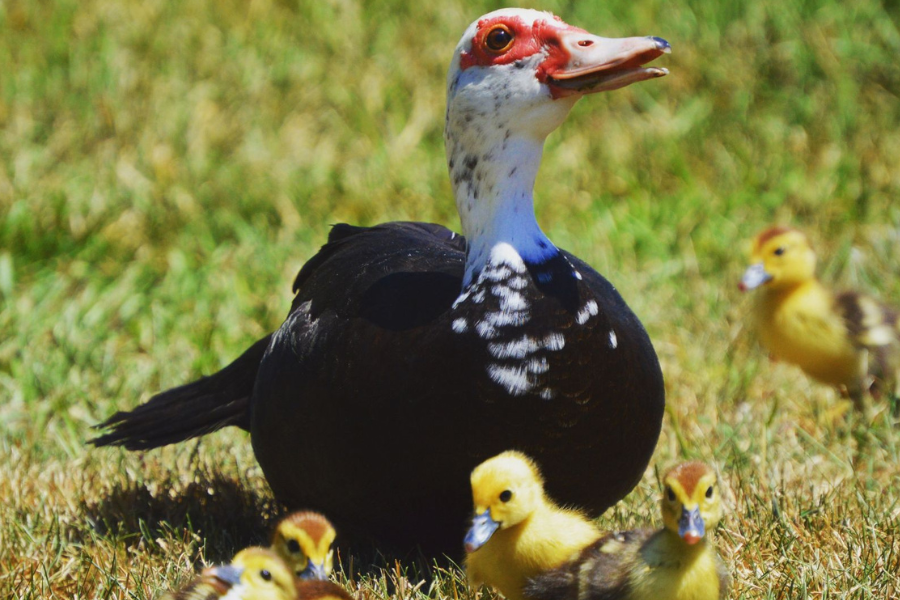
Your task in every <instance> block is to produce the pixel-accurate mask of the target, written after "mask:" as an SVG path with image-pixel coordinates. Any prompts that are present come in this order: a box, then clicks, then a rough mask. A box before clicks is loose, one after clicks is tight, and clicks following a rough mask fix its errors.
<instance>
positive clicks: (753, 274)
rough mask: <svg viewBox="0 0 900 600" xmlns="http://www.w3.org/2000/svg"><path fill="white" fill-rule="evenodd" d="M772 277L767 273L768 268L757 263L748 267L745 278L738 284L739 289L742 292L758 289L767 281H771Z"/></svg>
mask: <svg viewBox="0 0 900 600" xmlns="http://www.w3.org/2000/svg"><path fill="white" fill-rule="evenodd" d="M771 280H772V276H771V275H769V274H768V273H766V268H765V267H764V266H763V264H762V263H756V264H753V265H750V266H749V267H747V270H746V271H744V276H743V277H741V283H740V284H738V289H740V290H741V291H742V292H746V291H747V290H752V289H753V288H757V287H759V286H761V285H762V284H764V283H766V282H767V281H771Z"/></svg>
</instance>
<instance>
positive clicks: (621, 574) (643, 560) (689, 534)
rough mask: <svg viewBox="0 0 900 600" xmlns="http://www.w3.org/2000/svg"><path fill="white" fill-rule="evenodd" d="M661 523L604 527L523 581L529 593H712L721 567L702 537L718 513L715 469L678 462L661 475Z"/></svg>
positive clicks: (589, 599)
mask: <svg viewBox="0 0 900 600" xmlns="http://www.w3.org/2000/svg"><path fill="white" fill-rule="evenodd" d="M664 482H665V491H664V492H663V498H662V514H663V523H664V525H665V526H664V527H663V529H660V530H658V531H653V530H649V529H648V530H637V531H625V532H617V533H610V534H608V535H606V536H604V537H603V538H602V539H600V540H599V541H597V542H596V543H594V544H592V545H591V546H588V547H587V548H585V549H584V550H583V551H582V552H581V554H580V555H579V556H578V558H577V559H575V560H573V561H571V562H569V563H566V564H565V565H562V566H561V567H558V568H556V569H553V570H550V571H548V572H546V573H542V574H540V575H538V576H537V577H534V578H533V579H531V580H530V581H529V582H528V585H527V586H526V588H525V594H526V596H527V597H528V598H531V599H533V600H717V599H720V598H724V597H725V594H726V592H727V590H728V580H729V577H728V573H727V571H726V569H725V567H724V565H723V564H722V561H721V560H720V559H719V556H718V554H717V553H716V549H715V545H714V544H713V542H711V541H709V539H708V536H707V535H706V534H707V531H710V530H712V529H713V528H714V527H715V526H716V524H717V523H718V522H719V518H720V517H721V514H722V507H721V501H720V498H719V489H718V485H717V483H716V474H715V472H714V471H713V470H712V469H710V468H709V467H708V466H707V465H705V464H703V463H700V462H688V463H683V464H680V465H678V466H676V467H675V468H673V469H672V470H670V471H669V472H668V473H666V476H665V478H664Z"/></svg>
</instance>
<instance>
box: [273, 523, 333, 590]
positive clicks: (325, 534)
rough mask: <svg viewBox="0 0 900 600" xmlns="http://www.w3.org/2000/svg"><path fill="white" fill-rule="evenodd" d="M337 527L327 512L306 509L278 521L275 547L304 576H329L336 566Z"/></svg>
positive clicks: (299, 575)
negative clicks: (335, 529)
mask: <svg viewBox="0 0 900 600" xmlns="http://www.w3.org/2000/svg"><path fill="white" fill-rule="evenodd" d="M334 537H335V531H334V527H333V526H332V525H331V522H330V521H329V520H328V519H326V518H325V517H324V516H323V515H321V514H319V513H317V512H312V511H302V512H295V513H291V514H289V515H288V516H286V517H284V518H283V519H282V520H281V521H279V522H278V525H277V526H276V527H275V531H274V533H273V534H272V550H273V551H275V552H277V553H278V555H279V556H280V557H281V558H282V560H284V562H285V563H287V565H288V566H289V567H290V568H291V569H292V570H293V571H294V573H296V574H297V577H299V578H300V579H323V580H324V579H328V576H329V575H330V574H331V571H332V569H333V566H334V550H332V549H331V545H332V544H333V543H334Z"/></svg>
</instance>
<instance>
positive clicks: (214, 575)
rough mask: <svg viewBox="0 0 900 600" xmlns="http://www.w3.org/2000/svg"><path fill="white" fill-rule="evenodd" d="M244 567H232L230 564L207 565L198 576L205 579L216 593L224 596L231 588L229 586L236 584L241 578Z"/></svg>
mask: <svg viewBox="0 0 900 600" xmlns="http://www.w3.org/2000/svg"><path fill="white" fill-rule="evenodd" d="M243 572H244V569H243V568H241V567H233V566H231V565H217V566H215V567H207V568H205V569H203V571H202V572H201V573H200V577H201V578H203V579H205V580H207V581H208V582H209V585H211V586H212V588H213V589H214V590H216V593H218V594H219V595H220V596H224V595H225V594H227V593H228V590H230V589H231V586H233V585H235V584H237V583H238V582H239V581H240V580H241V575H242V574H243Z"/></svg>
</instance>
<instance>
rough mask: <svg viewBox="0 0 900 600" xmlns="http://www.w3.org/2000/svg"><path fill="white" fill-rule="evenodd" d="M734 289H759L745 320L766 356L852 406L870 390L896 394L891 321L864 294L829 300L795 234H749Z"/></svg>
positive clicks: (897, 361) (897, 336) (898, 344)
mask: <svg viewBox="0 0 900 600" xmlns="http://www.w3.org/2000/svg"><path fill="white" fill-rule="evenodd" d="M752 262H753V264H752V265H751V266H750V267H749V268H748V269H747V271H746V272H745V273H744V277H743V279H742V281H741V289H744V290H748V289H753V288H759V292H758V293H757V297H756V299H755V303H754V307H753V322H754V325H755V328H756V331H757V334H758V336H759V341H760V343H761V344H762V345H763V346H764V347H765V348H766V349H767V350H768V351H769V352H770V353H771V355H772V357H773V358H775V359H778V360H783V361H785V362H789V363H792V364H795V365H797V366H798V367H800V368H801V369H802V370H803V371H804V372H805V373H806V374H807V375H809V376H811V377H813V378H814V379H817V380H819V381H821V382H823V383H827V384H829V385H832V386H835V387H838V388H840V389H841V390H842V391H845V392H846V393H847V394H848V395H849V396H850V397H851V398H853V399H854V401H856V402H857V403H858V404H859V403H860V402H861V401H862V398H863V396H864V394H865V393H866V391H867V390H868V389H869V387H870V385H871V384H872V383H873V382H875V383H876V384H878V387H879V388H880V389H883V390H885V391H887V392H888V393H893V394H895V395H896V394H897V389H896V388H897V383H898V371H900V332H898V315H897V313H896V312H895V311H893V310H891V309H890V308H888V307H886V306H884V305H882V304H880V303H878V302H877V301H875V300H873V299H872V298H869V297H867V296H864V295H861V294H858V293H855V292H845V293H843V294H839V295H835V294H834V293H832V292H831V291H830V290H829V289H827V288H826V287H825V286H823V285H822V284H821V283H820V282H819V281H818V280H817V279H816V277H815V266H816V256H815V254H814V252H813V250H812V248H811V247H810V245H809V242H808V241H807V239H806V236H804V235H803V234H802V233H801V232H799V231H797V230H795V229H789V228H783V227H776V228H771V229H768V230H766V231H764V232H762V233H761V234H759V236H757V238H756V240H755V243H754V249H753V254H752Z"/></svg>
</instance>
